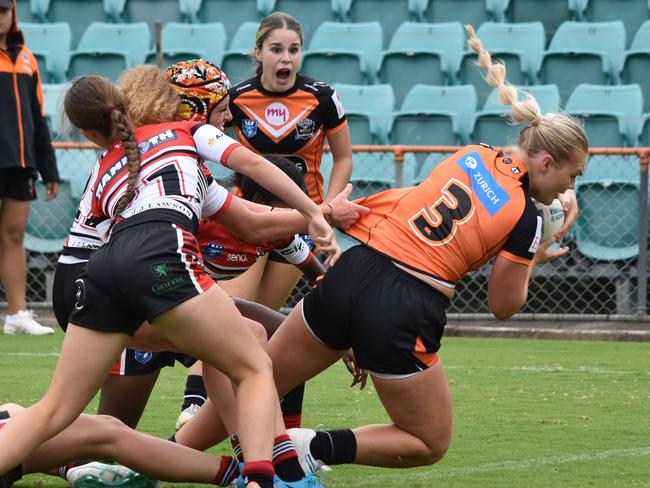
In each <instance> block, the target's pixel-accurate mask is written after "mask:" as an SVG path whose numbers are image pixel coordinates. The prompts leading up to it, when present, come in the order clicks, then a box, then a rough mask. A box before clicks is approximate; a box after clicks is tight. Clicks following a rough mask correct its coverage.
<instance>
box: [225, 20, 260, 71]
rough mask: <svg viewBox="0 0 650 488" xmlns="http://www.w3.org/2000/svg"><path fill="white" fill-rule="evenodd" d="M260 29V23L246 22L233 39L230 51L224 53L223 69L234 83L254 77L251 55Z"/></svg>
mask: <svg viewBox="0 0 650 488" xmlns="http://www.w3.org/2000/svg"><path fill="white" fill-rule="evenodd" d="M259 27H260V24H259V22H244V23H243V24H242V25H240V26H239V29H237V32H235V35H234V36H233V37H232V40H231V41H230V46H229V47H228V50H227V51H226V52H224V53H223V60H222V62H221V68H222V69H223V71H224V72H225V73H226V75H227V76H228V78H229V79H230V81H231V82H232V83H239V82H240V81H243V80H245V79H248V78H250V77H251V76H253V72H254V69H253V60H252V58H251V57H250V54H251V53H252V52H253V47H254V46H255V35H256V34H257V29H259Z"/></svg>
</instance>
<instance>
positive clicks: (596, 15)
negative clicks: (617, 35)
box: [583, 0, 650, 40]
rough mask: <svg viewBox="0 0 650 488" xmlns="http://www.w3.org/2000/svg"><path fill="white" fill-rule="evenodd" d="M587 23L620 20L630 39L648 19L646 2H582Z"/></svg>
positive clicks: (649, 12) (648, 7)
mask: <svg viewBox="0 0 650 488" xmlns="http://www.w3.org/2000/svg"><path fill="white" fill-rule="evenodd" d="M583 2H584V3H585V14H584V15H585V19H586V20H587V21H588V22H608V21H613V20H620V21H622V22H623V24H624V25H625V32H626V33H627V39H630V40H631V39H632V37H633V36H634V34H635V33H636V32H637V31H638V30H639V28H640V27H641V24H643V22H644V21H646V20H648V18H650V2H648V0H583Z"/></svg>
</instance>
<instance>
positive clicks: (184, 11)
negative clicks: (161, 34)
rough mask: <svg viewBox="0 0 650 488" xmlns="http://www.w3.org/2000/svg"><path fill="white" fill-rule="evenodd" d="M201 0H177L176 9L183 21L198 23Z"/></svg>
mask: <svg viewBox="0 0 650 488" xmlns="http://www.w3.org/2000/svg"><path fill="white" fill-rule="evenodd" d="M201 3H202V0H178V11H179V12H180V14H181V17H182V18H183V20H184V21H186V22H189V23H190V24H197V23H199V10H200V8H201Z"/></svg>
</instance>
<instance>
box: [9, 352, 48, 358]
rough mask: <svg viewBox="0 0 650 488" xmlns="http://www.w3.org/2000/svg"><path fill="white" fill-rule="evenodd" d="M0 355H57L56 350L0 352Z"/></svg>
mask: <svg viewBox="0 0 650 488" xmlns="http://www.w3.org/2000/svg"><path fill="white" fill-rule="evenodd" d="M0 356H28V357H47V358H49V357H59V353H58V352H18V351H15V352H0Z"/></svg>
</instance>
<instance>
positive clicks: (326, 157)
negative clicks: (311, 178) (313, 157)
mask: <svg viewBox="0 0 650 488" xmlns="http://www.w3.org/2000/svg"><path fill="white" fill-rule="evenodd" d="M352 156H353V157H354V154H352ZM333 166H334V161H333V158H332V153H331V152H323V157H322V159H321V162H320V172H321V174H322V175H323V193H324V194H325V195H327V190H328V189H329V184H330V175H331V173H332V167H333Z"/></svg>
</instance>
